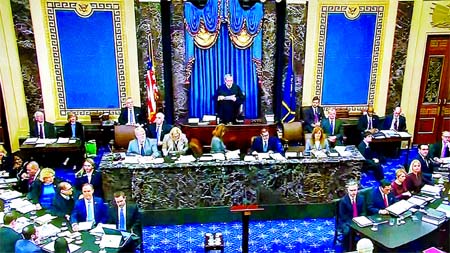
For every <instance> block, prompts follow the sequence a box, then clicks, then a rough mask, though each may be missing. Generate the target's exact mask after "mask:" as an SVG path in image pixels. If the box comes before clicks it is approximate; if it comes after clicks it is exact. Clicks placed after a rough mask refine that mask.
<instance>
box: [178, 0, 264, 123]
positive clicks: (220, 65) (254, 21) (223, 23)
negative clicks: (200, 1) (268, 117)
mask: <svg viewBox="0 0 450 253" xmlns="http://www.w3.org/2000/svg"><path fill="white" fill-rule="evenodd" d="M184 12H185V24H186V37H185V38H186V45H185V46H186V60H187V63H186V65H188V67H187V69H188V73H187V78H188V81H189V83H190V87H189V92H190V93H189V94H190V101H189V116H190V117H198V118H201V117H202V116H203V115H205V114H209V115H214V114H215V113H216V108H215V105H216V99H215V92H216V90H217V88H218V87H219V86H220V85H221V84H222V83H223V82H224V76H225V74H228V73H229V74H231V75H233V78H234V82H235V83H236V84H237V85H239V87H241V89H242V91H243V93H244V94H245V96H246V99H245V103H244V113H245V116H246V118H257V117H258V116H259V115H258V112H259V94H258V89H259V85H258V78H259V76H258V74H257V66H256V64H255V62H261V55H262V41H261V37H262V33H261V32H260V31H261V22H262V17H263V8H262V4H261V3H256V4H255V5H254V6H252V7H251V8H250V9H249V10H243V9H242V7H241V6H240V4H239V1H238V0H224V1H220V0H209V1H208V2H207V4H206V6H205V7H204V8H203V9H198V8H197V7H195V6H194V5H192V4H191V3H189V2H187V3H185V9H184ZM242 32H244V33H245V34H246V35H247V36H246V38H251V39H247V41H244V42H242V40H240V37H239V36H240V33H242ZM205 34H206V36H203V35H205ZM196 36H197V38H198V37H200V36H201V37H202V38H203V39H204V38H206V39H204V40H203V41H202V42H201V43H203V44H201V43H199V42H198V41H196V40H195V38H196ZM204 41H207V42H204ZM199 44H200V45H199ZM189 64H192V66H189ZM189 71H190V72H189Z"/></svg>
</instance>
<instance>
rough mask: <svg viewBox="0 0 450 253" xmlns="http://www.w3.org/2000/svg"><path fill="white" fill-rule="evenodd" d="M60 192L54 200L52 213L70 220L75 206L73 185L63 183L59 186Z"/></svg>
mask: <svg viewBox="0 0 450 253" xmlns="http://www.w3.org/2000/svg"><path fill="white" fill-rule="evenodd" d="M58 190H59V194H56V195H55V197H54V198H53V203H52V210H51V213H52V214H53V215H56V216H58V217H62V218H65V219H66V220H69V218H70V213H71V212H72V210H73V206H74V204H75V201H74V199H73V188H72V185H70V183H68V182H61V183H59V184H58Z"/></svg>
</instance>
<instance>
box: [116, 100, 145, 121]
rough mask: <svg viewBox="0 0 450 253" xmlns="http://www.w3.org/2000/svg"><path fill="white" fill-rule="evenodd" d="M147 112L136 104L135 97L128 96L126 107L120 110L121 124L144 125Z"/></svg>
mask: <svg viewBox="0 0 450 253" xmlns="http://www.w3.org/2000/svg"><path fill="white" fill-rule="evenodd" d="M144 115H145V114H143V113H142V110H141V108H140V107H137V106H134V103H133V98H131V97H128V98H127V101H125V107H124V108H122V110H121V111H120V116H119V124H121V125H131V126H134V125H137V124H140V125H143V124H145V123H146V119H145V116H144Z"/></svg>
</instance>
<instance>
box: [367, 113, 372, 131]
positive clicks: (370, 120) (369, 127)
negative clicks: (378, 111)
mask: <svg viewBox="0 0 450 253" xmlns="http://www.w3.org/2000/svg"><path fill="white" fill-rule="evenodd" d="M370 129H372V117H370V116H367V130H370Z"/></svg>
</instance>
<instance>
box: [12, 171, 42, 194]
mask: <svg viewBox="0 0 450 253" xmlns="http://www.w3.org/2000/svg"><path fill="white" fill-rule="evenodd" d="M24 173H27V170H26V165H24V166H23V169H22V170H21V171H20V172H19V174H17V179H18V182H17V189H18V190H19V191H20V192H22V193H28V192H30V191H31V186H32V185H33V183H34V181H39V174H40V173H41V170H39V171H38V172H37V173H36V175H35V176H34V178H35V179H34V180H33V181H32V182H31V183H29V181H28V179H25V180H23V179H22V174H24Z"/></svg>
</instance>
